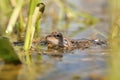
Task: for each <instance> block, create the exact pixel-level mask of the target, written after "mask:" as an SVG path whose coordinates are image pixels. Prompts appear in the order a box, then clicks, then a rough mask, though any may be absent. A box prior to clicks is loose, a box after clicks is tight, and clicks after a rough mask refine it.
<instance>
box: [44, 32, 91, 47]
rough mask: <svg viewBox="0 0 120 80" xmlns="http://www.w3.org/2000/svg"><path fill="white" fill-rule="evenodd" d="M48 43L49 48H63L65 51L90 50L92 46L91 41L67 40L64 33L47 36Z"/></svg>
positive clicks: (53, 33)
mask: <svg viewBox="0 0 120 80" xmlns="http://www.w3.org/2000/svg"><path fill="white" fill-rule="evenodd" d="M46 41H47V42H48V48H57V49H58V48H63V49H75V48H81V49H85V48H89V47H90V46H91V40H88V39H84V40H82V39H81V40H71V39H67V38H65V37H64V36H63V35H62V33H59V32H52V33H51V34H50V35H47V36H46Z"/></svg>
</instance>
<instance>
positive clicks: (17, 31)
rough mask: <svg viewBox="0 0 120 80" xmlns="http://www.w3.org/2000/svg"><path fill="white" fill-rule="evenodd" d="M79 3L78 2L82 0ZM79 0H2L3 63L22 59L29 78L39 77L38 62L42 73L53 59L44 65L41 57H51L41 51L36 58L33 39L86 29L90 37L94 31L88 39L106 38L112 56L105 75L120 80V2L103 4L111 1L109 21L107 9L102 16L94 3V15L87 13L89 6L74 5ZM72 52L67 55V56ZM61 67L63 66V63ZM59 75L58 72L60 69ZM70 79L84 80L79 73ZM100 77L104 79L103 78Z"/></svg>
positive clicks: (0, 35) (0, 54) (0, 50)
mask: <svg viewBox="0 0 120 80" xmlns="http://www.w3.org/2000/svg"><path fill="white" fill-rule="evenodd" d="M80 1H81V0H80ZM84 1H86V4H87V3H91V2H92V1H88V0H84ZM84 1H83V2H84ZM87 1H88V2H87ZM97 1H98V0H93V2H94V5H97V4H96V3H97ZM75 2H76V1H75ZM77 2H79V0H78V1H77ZM77 2H76V3H73V2H71V0H70V1H69V0H0V12H1V13H0V63H1V59H2V60H3V61H4V62H5V63H10V64H11V63H13V64H21V62H22V64H21V65H24V64H27V67H26V68H27V69H26V70H28V71H29V73H28V74H29V75H32V76H30V77H29V78H28V79H35V77H37V75H38V74H37V69H38V68H36V66H37V65H36V64H38V63H40V64H41V65H39V67H40V69H41V70H38V72H39V71H40V72H41V73H42V72H44V71H46V70H47V71H49V70H48V69H50V68H51V64H52V61H51V60H48V61H51V63H50V64H49V63H44V64H45V65H43V63H42V59H43V58H44V57H45V60H46V59H48V58H46V56H42V55H41V54H40V55H38V54H37V57H35V56H36V55H33V54H34V53H35V52H34V51H33V52H32V51H31V49H32V48H33V44H32V43H33V42H34V40H36V39H38V41H39V38H42V37H44V35H46V34H48V33H50V32H52V31H59V32H62V33H63V34H66V35H67V36H69V37H75V36H76V35H79V34H82V35H83V34H84V32H87V34H88V36H89V35H90V34H92V35H90V36H89V38H92V39H95V38H96V37H97V38H99V37H100V38H101V37H102V39H106V40H107V42H108V49H107V50H108V52H107V53H109V54H108V55H109V57H107V66H108V68H109V69H108V72H109V74H108V75H105V76H107V79H108V80H119V79H120V76H119V74H120V71H119V67H120V63H119V61H120V49H119V47H120V45H119V44H120V38H119V37H120V6H119V3H120V1H119V0H111V1H106V2H105V3H104V4H102V5H103V6H102V7H105V6H107V4H106V3H108V6H107V7H109V8H106V9H109V11H110V12H107V17H109V19H110V20H108V18H107V21H106V19H105V18H104V17H105V16H106V15H105V16H104V11H103V12H102V10H101V13H100V14H101V15H102V16H103V17H102V18H101V15H99V14H97V10H98V9H96V8H95V7H94V5H93V4H92V5H91V6H93V7H92V8H93V9H95V11H96V13H94V15H93V13H89V11H88V12H87V11H86V10H84V9H86V7H83V9H82V7H81V6H76V5H75V4H77ZM81 3H82V1H81ZM99 3H100V2H99ZM81 5H82V4H81ZM82 6H84V5H82ZM99 6H100V5H99ZM79 7H80V8H79ZM93 11H94V10H93ZM98 11H99V10H98ZM108 15H109V16H108ZM98 16H99V17H98ZM103 22H105V23H106V24H107V25H109V24H110V25H109V27H108V29H107V31H108V32H107V31H106V32H105V31H104V30H103V29H106V25H104V23H103ZM98 24H102V26H101V25H100V27H96V26H97V25H98ZM101 30H102V31H101ZM91 32H93V33H91ZM69 33H70V34H69ZM89 33H90V34H89ZM105 33H107V34H105ZM83 36H84V35H83ZM5 37H6V38H5ZM7 38H8V39H7ZM77 38H79V37H77ZM86 38H88V37H86ZM13 42H23V46H21V47H18V46H14V45H13V44H12V43H13ZM13 48H14V49H15V50H14V49H13ZM39 48H41V46H39ZM39 52H40V53H42V51H41V50H39ZM39 52H37V53H39ZM55 52H56V51H55ZM91 52H92V51H91ZM91 52H89V53H91ZM68 53H69V52H68ZM101 53H102V52H101ZM71 55H76V54H71ZM71 55H67V57H69V56H71ZM65 56H66V55H65ZM34 57H35V60H36V61H38V63H37V62H36V63H35V62H34ZM59 57H60V56H59ZM67 57H65V59H66V58H67ZM83 57H84V56H83ZM97 57H98V56H97ZM52 58H53V56H52ZM69 58H70V57H69ZM76 58H77V57H76ZM86 60H89V59H86ZM46 62H47V61H46ZM70 63H71V62H69V64H70ZM1 64H2V63H1ZM55 64H56V63H55ZM57 64H59V63H57ZM81 64H82V63H81ZM3 65H5V64H3ZM46 65H47V66H46ZM64 65H65V64H64ZM77 65H78V64H77ZM16 66H17V65H16ZM31 66H32V67H33V69H32V68H31ZM57 66H59V65H57ZM59 67H60V68H61V66H59ZM0 68H1V67H0ZM72 68H73V67H72ZM19 69H20V67H19ZM42 69H43V71H42ZM3 70H4V69H3ZM17 72H18V71H17ZM76 73H77V71H76ZM56 74H57V75H59V74H58V73H57V71H56ZM64 74H65V73H64ZM0 75H1V74H0ZM41 75H42V74H41ZM53 75H54V74H53ZM60 75H61V74H60ZM27 77H28V76H27ZM47 77H49V76H47ZM71 78H72V79H75V80H76V79H82V77H80V76H79V75H78V74H77V75H74V76H73V77H71ZM0 79H1V77H0ZM12 79H13V78H12ZM20 79H21V78H20ZM89 79H90V80H91V79H93V80H94V79H98V76H97V77H96V75H92V77H91V76H90V78H89ZM107 79H105V80H107ZM50 80H51V79H50ZM100 80H103V79H101V78H100Z"/></svg>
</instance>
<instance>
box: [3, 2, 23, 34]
mask: <svg viewBox="0 0 120 80" xmlns="http://www.w3.org/2000/svg"><path fill="white" fill-rule="evenodd" d="M22 5H23V0H18V1H17V5H16V7H15V9H14V10H13V13H12V15H11V17H10V20H9V23H8V26H7V29H6V31H5V32H6V33H8V34H11V32H12V31H13V27H14V26H15V23H16V21H17V18H18V16H19V13H20V11H21V8H22Z"/></svg>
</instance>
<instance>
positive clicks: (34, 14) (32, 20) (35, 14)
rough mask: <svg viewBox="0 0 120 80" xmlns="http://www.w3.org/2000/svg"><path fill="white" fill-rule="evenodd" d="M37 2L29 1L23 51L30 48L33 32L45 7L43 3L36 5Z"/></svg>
mask: <svg viewBox="0 0 120 80" xmlns="http://www.w3.org/2000/svg"><path fill="white" fill-rule="evenodd" d="M35 2H36V3H35ZM38 2H39V1H38V0H31V1H30V10H29V17H28V24H27V32H26V38H25V44H24V50H25V51H26V50H28V49H30V47H31V44H32V40H33V36H34V32H35V26H36V22H37V21H39V20H40V18H41V16H42V13H43V11H44V7H45V5H44V4H43V3H38ZM36 5H37V6H36ZM43 5H44V6H43Z"/></svg>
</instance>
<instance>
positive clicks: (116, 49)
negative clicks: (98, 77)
mask: <svg viewBox="0 0 120 80" xmlns="http://www.w3.org/2000/svg"><path fill="white" fill-rule="evenodd" d="M109 3H110V9H111V31H110V38H109V40H110V47H111V48H112V49H111V54H110V55H111V56H110V65H109V69H110V75H109V76H108V77H109V79H108V80H120V5H119V3H120V0H110V1H109Z"/></svg>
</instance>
